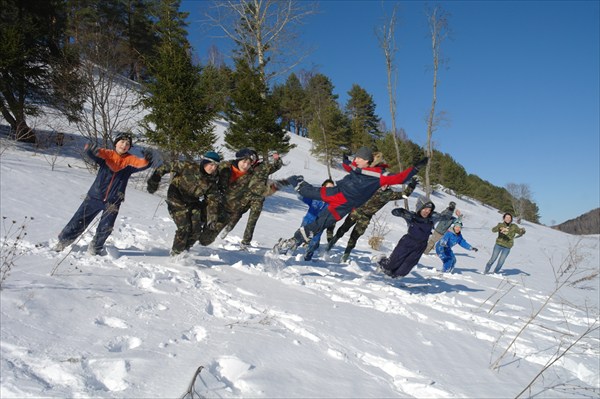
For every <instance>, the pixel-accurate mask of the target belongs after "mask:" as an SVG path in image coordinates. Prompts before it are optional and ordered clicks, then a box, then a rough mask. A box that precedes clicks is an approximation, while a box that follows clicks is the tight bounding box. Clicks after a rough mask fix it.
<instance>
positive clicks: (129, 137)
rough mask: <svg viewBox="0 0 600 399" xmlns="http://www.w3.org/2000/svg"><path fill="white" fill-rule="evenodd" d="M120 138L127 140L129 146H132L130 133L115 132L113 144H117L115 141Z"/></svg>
mask: <svg viewBox="0 0 600 399" xmlns="http://www.w3.org/2000/svg"><path fill="white" fill-rule="evenodd" d="M121 140H127V141H129V146H130V147H133V136H132V135H131V133H119V134H117V137H115V140H114V141H113V146H115V147H116V146H117V143H118V142H119V141H121Z"/></svg>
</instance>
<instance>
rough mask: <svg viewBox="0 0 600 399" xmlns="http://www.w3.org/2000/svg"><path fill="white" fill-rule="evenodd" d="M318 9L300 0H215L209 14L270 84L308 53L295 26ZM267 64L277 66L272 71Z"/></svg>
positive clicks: (209, 17)
mask: <svg viewBox="0 0 600 399" xmlns="http://www.w3.org/2000/svg"><path fill="white" fill-rule="evenodd" d="M315 12H316V7H315V6H313V5H312V3H309V2H303V1H297V0H214V1H213V6H212V7H211V10H210V11H209V12H207V13H206V17H207V18H208V22H209V23H210V24H212V25H213V26H215V27H217V28H219V29H220V30H222V31H223V34H224V35H225V37H227V38H229V39H231V40H232V41H233V42H234V43H236V45H237V46H238V51H239V53H240V55H241V56H242V57H244V58H245V59H246V61H248V64H249V65H253V66H256V67H258V69H259V71H260V73H261V76H262V77H263V79H264V82H265V84H268V82H269V80H270V79H271V78H273V77H274V76H277V75H280V74H284V73H286V72H287V71H289V70H290V69H291V68H293V67H294V66H296V65H297V64H298V63H300V62H301V60H302V59H303V58H304V57H305V56H306V54H304V53H302V50H301V49H300V47H299V46H298V42H297V36H298V34H297V32H296V30H295V28H296V27H297V26H300V25H302V24H303V22H304V19H305V18H306V17H307V16H309V15H311V14H314V13H315ZM288 60H290V61H288ZM268 63H271V64H272V65H274V67H273V68H271V71H270V72H269V71H268V69H267V64H268ZM283 65H286V66H285V67H282V66H283ZM277 66H280V68H278V67H277Z"/></svg>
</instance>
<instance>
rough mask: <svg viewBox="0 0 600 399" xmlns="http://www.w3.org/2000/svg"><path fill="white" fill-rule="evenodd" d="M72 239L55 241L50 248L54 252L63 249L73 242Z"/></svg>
mask: <svg viewBox="0 0 600 399" xmlns="http://www.w3.org/2000/svg"><path fill="white" fill-rule="evenodd" d="M73 241H75V240H59V241H58V242H57V243H56V245H55V246H54V247H52V250H54V251H56V252H62V251H63V249H65V248H66V247H68V246H69V245H71V244H72V243H73Z"/></svg>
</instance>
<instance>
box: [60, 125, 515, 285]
mask: <svg viewBox="0 0 600 399" xmlns="http://www.w3.org/2000/svg"><path fill="white" fill-rule="evenodd" d="M113 144H114V147H115V149H114V150H109V149H102V148H100V149H99V148H97V147H96V146H94V145H87V146H86V154H87V155H88V157H89V158H90V159H91V160H93V161H94V162H95V163H96V164H97V165H98V167H99V170H98V174H97V176H96V179H95V180H94V183H93V184H92V186H91V188H90V190H89V191H88V193H87V195H86V197H85V199H84V201H83V203H82V204H81V206H80V207H79V209H78V210H77V211H76V212H75V214H74V215H73V217H72V218H71V220H70V221H69V222H68V223H67V225H66V226H65V227H64V229H63V230H62V231H61V233H60V234H59V236H58V243H57V244H56V246H55V247H54V249H55V250H56V251H62V250H64V249H65V248H66V247H67V246H69V245H71V244H72V243H73V242H74V241H76V240H77V239H78V237H80V236H81V235H82V233H83V232H84V231H85V230H86V229H87V228H88V227H89V226H90V224H91V223H92V221H93V220H94V219H95V217H96V216H97V215H98V214H100V213H102V214H101V216H100V220H99V222H98V227H97V229H96V233H95V235H94V238H93V239H92V241H91V243H90V244H89V247H88V252H89V253H90V254H92V255H102V254H104V253H105V249H104V244H105V242H106V239H107V238H108V237H109V235H110V234H111V232H112V230H113V227H114V223H115V221H116V217H117V214H118V211H119V208H120V205H121V203H122V202H123V200H124V197H125V189H126V187H127V183H128V181H129V178H130V176H131V175H132V174H133V173H136V172H140V171H143V170H146V169H148V168H150V167H151V166H152V160H153V158H152V153H151V152H150V151H148V150H145V151H143V157H142V158H140V157H137V156H135V155H132V154H130V153H129V149H130V148H131V147H132V145H133V138H132V136H131V135H130V134H121V135H119V136H117V137H116V138H115V140H114V142H113ZM235 155H236V158H235V159H234V160H231V161H222V160H221V157H220V155H219V154H217V153H216V152H214V151H208V152H206V153H205V154H204V155H203V157H202V159H201V160H200V162H189V161H181V162H180V161H176V162H163V164H162V165H161V166H159V167H157V168H156V169H155V170H154V172H153V173H152V175H151V176H150V178H149V179H148V182H147V185H148V192H150V193H154V192H156V191H157V189H158V188H159V184H160V181H161V178H162V177H163V176H164V175H165V174H167V173H172V175H173V177H172V180H171V182H170V184H169V188H168V191H167V200H166V202H167V208H168V211H169V214H170V215H171V217H172V218H173V221H174V222H175V224H176V226H177V229H176V232H175V237H174V240H173V245H172V248H171V255H178V254H180V253H182V252H184V251H187V250H189V249H190V248H191V247H192V246H193V245H194V244H195V243H196V242H199V243H200V244H201V245H209V244H211V243H212V242H213V241H214V240H215V238H216V237H217V236H218V235H219V233H221V232H222V234H223V235H226V234H227V233H228V232H229V231H231V229H233V227H234V226H235V224H236V223H237V222H238V221H239V220H240V218H241V217H242V215H243V214H244V213H245V212H247V211H249V210H251V214H250V216H249V218H248V224H247V226H246V231H245V232H244V237H243V240H242V246H247V245H249V244H250V240H251V239H252V235H253V232H254V227H255V225H256V221H257V219H258V216H259V215H260V212H261V210H262V204H263V202H264V200H265V198H266V197H267V196H268V195H270V194H272V193H273V192H274V191H275V190H274V189H273V188H272V187H271V186H270V185H269V181H268V177H269V175H271V174H272V173H274V172H275V171H277V170H279V169H280V168H281V166H282V165H283V163H282V160H281V158H280V157H279V156H278V155H277V154H274V156H273V160H272V162H267V161H266V160H265V161H263V162H260V161H259V159H258V154H257V153H256V151H254V150H252V149H249V148H244V149H242V150H240V151H238V152H237V153H236V154H235ZM427 162H428V159H427V158H424V159H422V160H421V161H419V162H417V163H416V164H415V166H412V167H409V168H407V169H406V170H404V171H402V172H400V173H396V174H389V173H387V172H386V167H387V165H385V163H384V162H383V157H382V155H381V153H373V152H372V150H371V149H369V148H367V147H362V148H360V149H359V150H358V151H357V152H356V154H355V157H354V159H353V160H352V161H350V160H349V159H348V158H346V157H344V163H343V166H344V169H346V171H347V172H348V174H347V175H346V176H344V178H343V179H341V180H339V181H338V182H337V183H335V182H333V181H332V180H329V179H328V180H326V181H324V182H323V184H322V185H321V186H320V187H315V186H312V185H310V184H308V183H307V182H305V181H304V179H303V177H302V176H291V177H289V178H288V179H287V180H286V181H285V182H286V183H287V184H289V185H292V186H293V187H294V189H295V190H296V191H297V192H298V193H299V195H300V196H301V197H302V199H303V201H304V202H305V203H306V204H307V205H308V206H309V210H308V212H307V214H306V216H305V217H304V219H303V221H302V225H301V226H300V228H299V229H298V230H297V231H296V232H295V234H294V236H293V237H291V238H289V239H280V240H279V242H278V243H277V244H276V245H275V247H274V248H273V250H274V251H275V252H277V253H280V254H285V253H287V252H288V251H289V250H292V251H294V250H295V249H296V248H297V247H298V246H300V245H303V244H305V245H307V250H306V253H305V260H310V259H311V258H312V257H313V255H314V253H315V251H316V250H317V249H318V248H319V243H320V239H321V235H322V233H323V231H325V230H327V241H328V244H327V251H329V250H330V249H331V248H332V247H333V245H334V244H335V243H336V242H337V241H338V240H339V238H341V237H342V236H343V235H344V234H345V233H346V232H347V231H348V230H349V229H350V228H351V227H352V226H355V227H354V230H353V231H352V233H351V236H350V239H349V241H348V245H347V247H346V250H345V251H344V254H343V255H342V261H346V260H347V259H348V257H349V255H350V252H351V251H352V249H353V248H354V247H355V245H356V241H357V240H358V238H359V237H360V236H361V235H362V234H363V233H364V232H365V231H366V228H367V226H368V224H369V222H370V220H371V218H372V217H373V215H374V214H375V213H376V212H377V211H378V210H380V209H381V208H382V207H383V206H384V205H385V204H387V203H388V202H389V201H394V200H398V199H400V198H407V197H408V196H410V195H411V194H412V192H413V190H414V189H415V187H416V184H417V181H416V179H415V178H414V176H415V175H416V174H417V173H418V171H419V169H420V168H422V167H423V166H425V165H426V164H427ZM405 182H408V184H407V187H406V189H405V190H404V191H402V192H395V191H393V190H390V189H389V187H390V186H392V185H396V184H404V183H405ZM455 208H456V204H455V203H454V202H451V203H450V205H449V206H448V208H447V209H446V210H444V211H443V212H441V213H437V212H435V205H434V204H433V202H431V201H422V200H419V201H418V202H417V207H416V211H414V212H412V211H409V210H407V209H404V208H396V209H393V210H392V214H393V215H394V216H398V217H402V218H403V219H405V220H406V222H407V224H408V231H407V233H406V234H405V235H404V236H403V237H402V238H401V239H400V240H399V242H398V244H397V245H396V247H395V248H394V250H393V251H392V253H391V255H390V256H389V257H382V258H380V259H379V260H378V262H377V264H378V269H379V270H380V271H381V272H382V273H384V274H386V275H389V276H391V277H403V276H406V275H407V274H408V273H410V271H411V270H412V269H413V268H414V266H416V265H417V263H418V261H419V259H420V258H421V256H422V255H423V254H424V253H425V254H427V253H428V252H429V251H430V250H431V249H433V248H434V247H435V251H436V254H437V255H438V257H439V258H440V259H441V260H442V262H443V267H442V269H443V271H444V272H452V271H453V269H454V266H455V264H456V257H455V255H454V253H453V251H452V247H453V246H455V245H457V244H458V245H460V246H461V247H463V248H465V249H467V250H472V251H477V248H475V247H473V246H472V245H470V244H469V243H468V242H467V241H466V240H465V239H464V238H463V236H462V234H461V230H462V222H461V213H460V211H458V210H456V209H455ZM454 213H456V215H457V217H454V216H453V215H454ZM346 215H347V216H346ZM345 216H346V220H345V222H344V223H343V224H342V226H341V227H340V228H339V229H338V230H337V232H336V233H335V235H334V234H333V229H334V226H335V224H336V222H338V221H339V220H341V219H342V218H344V217H345ZM436 223H437V225H436ZM434 227H435V229H434ZM432 230H433V234H432ZM492 231H493V232H497V233H498V238H497V240H496V244H495V246H494V250H493V253H492V257H491V259H490V260H489V262H488V263H487V264H486V267H485V273H488V272H489V271H490V269H491V266H492V265H493V264H494V263H495V261H496V259H497V258H498V257H499V258H500V259H499V261H498V264H497V266H496V268H495V269H494V272H495V273H498V272H499V271H500V269H501V268H502V265H503V264H504V261H505V260H506V257H507V256H508V254H509V252H510V249H511V248H512V246H513V244H514V239H515V238H517V237H520V236H522V235H523V234H525V229H522V228H520V227H519V226H517V225H516V224H513V223H512V215H510V214H509V213H506V214H505V215H504V216H503V222H502V223H500V224H498V225H497V226H495V227H494V228H493V229H492Z"/></svg>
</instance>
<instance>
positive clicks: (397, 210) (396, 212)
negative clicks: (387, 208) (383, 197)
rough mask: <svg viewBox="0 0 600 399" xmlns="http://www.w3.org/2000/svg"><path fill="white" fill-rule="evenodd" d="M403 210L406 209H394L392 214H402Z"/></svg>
mask: <svg viewBox="0 0 600 399" xmlns="http://www.w3.org/2000/svg"><path fill="white" fill-rule="evenodd" d="M403 210H404V208H396V209H392V215H394V216H401V215H402V211H403Z"/></svg>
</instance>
